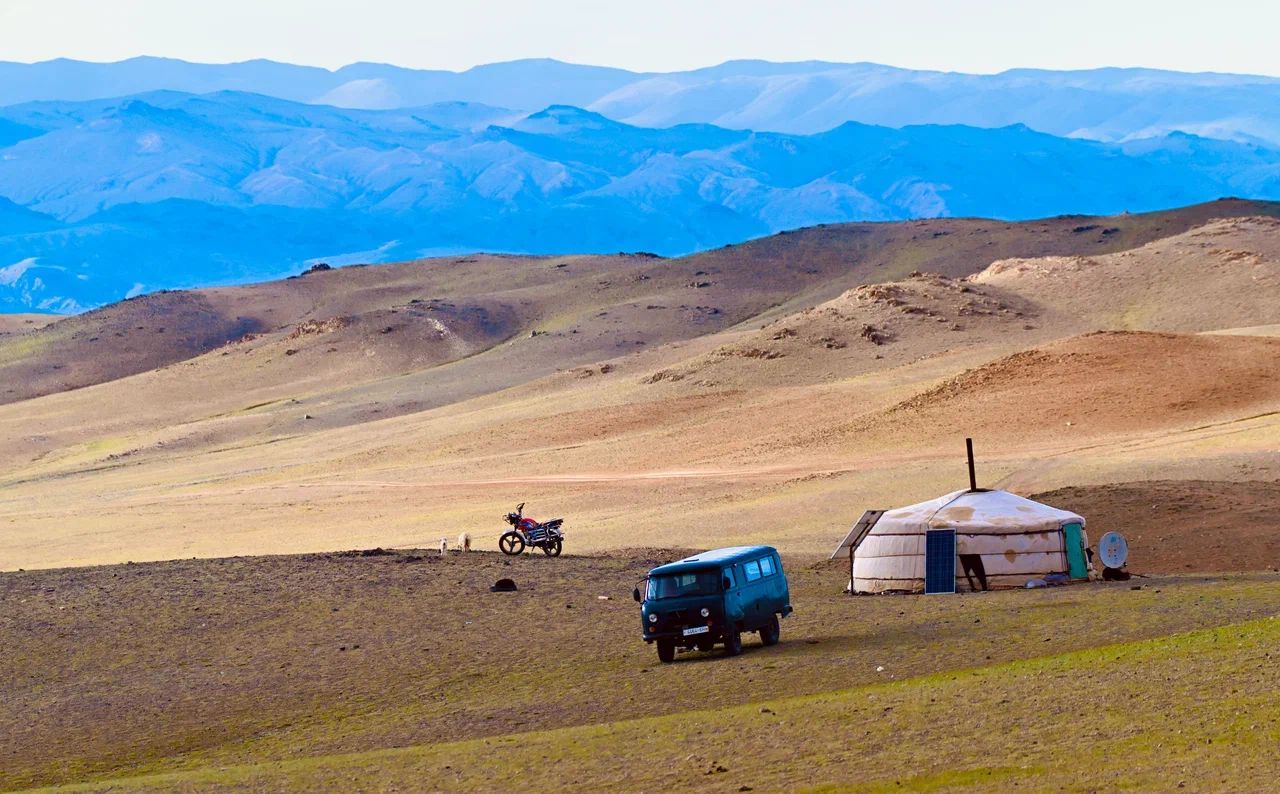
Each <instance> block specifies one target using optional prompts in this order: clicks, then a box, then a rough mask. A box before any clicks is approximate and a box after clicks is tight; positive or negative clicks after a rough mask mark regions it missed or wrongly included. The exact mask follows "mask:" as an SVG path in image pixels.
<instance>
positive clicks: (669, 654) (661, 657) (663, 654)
mask: <svg viewBox="0 0 1280 794" xmlns="http://www.w3.org/2000/svg"><path fill="white" fill-rule="evenodd" d="M675 659H676V641H675V640H658V661H660V662H662V663H663V664H670V663H671V662H674V661H675Z"/></svg>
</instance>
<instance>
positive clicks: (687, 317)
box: [0, 200, 1280, 792]
mask: <svg viewBox="0 0 1280 794" xmlns="http://www.w3.org/2000/svg"><path fill="white" fill-rule="evenodd" d="M1276 217H1277V206H1276V205H1275V204H1268V203H1262V202H1246V201H1238V200H1233V201H1219V202H1213V203H1211V204H1204V205H1197V206H1192V207H1186V208H1182V209H1179V210H1172V211H1165V212H1159V213H1151V214H1124V215H1117V216H1112V217H1083V216H1073V217H1062V218H1053V219H1047V220H1037V221H1026V222H1007V221H993V220H979V219H953V218H940V219H933V220H922V221H908V222H896V223H854V224H837V225H828V226H821V227H812V228H808V229H802V230H797V231H794V232H789V233H785V234H776V235H772V236H768V237H764V238H760V239H756V240H752V241H749V242H747V243H743V244H741V245H735V246H729V247H726V248H720V249H715V250H711V251H705V252H701V253H697V254H693V255H690V256H686V257H680V258H673V259H664V258H662V257H658V256H656V255H652V254H630V255H618V254H613V255H576V256H564V255H557V256H500V255H468V256H447V257H438V258H431V259H423V260H416V261H409V262H403V263H398V264H389V265H378V266H364V267H359V266H353V267H345V268H333V269H325V268H319V267H317V268H314V269H311V270H309V271H308V272H306V273H305V274H298V275H294V276H293V277H290V278H285V279H281V280H276V281H270V282H265V283H256V284H248V285H242V286H232V287H219V288H206V289H199V290H192V291H179V292H162V293H152V294H147V295H141V296H138V297H135V298H132V299H129V300H125V301H121V302H118V303H113V304H111V305H108V306H105V307H102V308H100V309H96V310H93V311H88V312H85V313H83V314H80V315H77V316H74V317H68V318H62V319H51V318H50V317H49V316H47V315H36V316H31V315H26V316H24V315H5V316H0V392H3V393H0V605H2V606H3V608H2V609H0V645H3V647H4V648H5V649H6V652H5V653H4V654H3V655H0V690H2V692H3V697H0V731H3V733H4V735H5V736H6V737H7V740H6V741H5V742H3V743H0V787H8V788H18V789H21V788H27V787H33V786H56V787H61V788H62V789H64V790H86V791H89V790H94V791H96V790H104V789H107V788H110V789H112V790H124V791H135V790H138V791H145V790H156V789H171V788H180V789H183V790H198V791H243V790H246V789H252V790H291V789H306V790H320V791H327V790H332V791H348V790H351V789H352V788H353V787H355V788H377V787H383V788H386V787H388V786H392V787H399V788H407V789H412V788H415V787H421V786H422V785H423V781H429V783H430V785H431V786H433V787H435V788H440V789H446V790H448V789H457V790H468V791H469V790H475V789H477V788H479V789H505V788H511V787H514V786H519V785H525V786H526V787H527V784H528V782H529V780H531V779H533V778H531V775H532V774H533V772H532V771H531V770H532V769H533V768H536V769H537V770H539V771H538V772H537V774H539V775H541V776H540V777H538V778H537V780H538V781H540V782H541V784H542V785H549V786H552V785H553V786H557V787H558V788H561V789H565V790H584V791H594V790H598V789H601V788H618V787H620V786H621V787H624V788H625V787H631V788H638V789H649V788H664V787H670V786H672V785H689V786H699V787H704V788H705V787H708V786H710V787H711V788H724V789H726V790H742V789H747V788H750V789H755V788H760V787H764V788H787V787H794V786H795V785H797V784H811V785H813V786H819V787H821V786H834V787H839V786H847V785H848V783H849V781H850V780H857V781H859V785H863V786H864V787H866V788H868V789H869V790H872V791H885V792H890V791H901V790H936V789H939V788H943V789H947V790H972V791H988V790H990V789H991V788H992V787H993V785H994V786H995V787H997V788H999V787H1006V788H1007V787H1018V788H1022V787H1026V788H1029V789H1039V788H1046V789H1049V788H1052V789H1061V788H1070V787H1071V786H1080V785H1088V786H1090V787H1096V788H1099V789H1107V788H1115V787H1121V786H1123V787H1125V788H1129V789H1136V790H1152V791H1167V790H1175V789H1177V788H1178V786H1179V785H1180V784H1181V785H1182V786H1183V787H1190V788H1193V789H1205V790H1213V789H1217V788H1221V789H1228V790H1243V789H1248V788H1249V787H1250V786H1251V785H1253V784H1254V783H1256V781H1257V780H1259V779H1260V777H1259V775H1264V776H1265V774H1266V772H1268V771H1269V770H1270V769H1271V768H1272V767H1273V766H1274V764H1272V763H1271V762H1272V759H1273V757H1274V755H1275V747H1276V741H1275V740H1276V739H1277V738H1278V736H1277V733H1276V729H1275V724H1276V720H1277V718H1278V717H1280V714H1277V709H1276V706H1275V703H1274V698H1272V697H1270V696H1269V694H1268V693H1269V692H1271V691H1272V690H1273V689H1274V686H1272V681H1271V679H1274V678H1275V677H1276V672H1275V671H1276V669H1277V668H1276V666H1275V665H1274V664H1272V663H1271V661H1272V660H1271V658H1270V657H1271V656H1274V648H1275V646H1276V641H1277V639H1278V638H1280V629H1278V628H1277V625H1278V624H1277V622H1276V619H1275V617H1274V615H1275V613H1276V608H1277V603H1278V602H1280V588H1277V587H1276V581H1277V580H1276V576H1277V574H1276V567H1277V560H1276V557H1275V555H1276V552H1277V549H1278V548H1280V543H1278V537H1280V536H1278V535H1277V533H1276V531H1275V526H1274V521H1271V520H1269V519H1270V518H1271V517H1273V516H1274V515H1276V512H1277V510H1280V501H1278V500H1280V461H1278V460H1277V458H1276V454H1275V450H1276V448H1277V444H1278V443H1280V388H1278V387H1277V380H1276V378H1275V373H1276V372H1277V371H1278V370H1280V279H1278V278H1277V273H1278V272H1280V248H1277V237H1278V235H1277V231H1278V227H1277V220H1276ZM27 272H30V271H27ZM966 436H971V437H973V438H974V440H975V442H976V446H977V450H978V469H977V471H978V475H977V476H978V483H979V485H980V486H984V487H1000V488H1005V489H1009V490H1012V491H1015V492H1017V493H1020V494H1026V495H1030V496H1034V497H1035V498H1037V499H1041V500H1044V501H1046V502H1047V503H1049V504H1053V505H1056V506H1059V507H1064V508H1070V509H1072V510H1075V511H1078V512H1079V513H1081V514H1082V515H1084V516H1085V517H1086V518H1087V521H1088V525H1087V528H1088V532H1089V534H1090V537H1091V538H1093V539H1094V541H1095V542H1096V541H1097V539H1098V538H1099V537H1100V535H1101V534H1102V533H1104V532H1107V531H1111V530H1118V531H1121V532H1123V533H1124V534H1125V535H1126V537H1127V538H1128V540H1129V545H1130V556H1129V560H1130V564H1129V568H1130V570H1131V571H1132V572H1133V573H1134V574H1137V575H1140V576H1141V577H1143V578H1135V579H1134V580H1133V581H1129V582H1090V583H1087V584H1084V583H1081V584H1077V585H1074V586H1071V587H1045V588H1036V589H1029V590H1028V589H1021V588H1019V589H1017V590H1010V591H1003V592H988V593H979V594H972V595H958V596H954V597H935V596H932V595H931V596H918V597H917V596H905V595H904V596H876V597H866V598H851V597H848V596H846V595H844V594H843V593H842V592H841V590H842V587H843V585H844V583H845V582H846V581H847V570H846V569H845V568H844V560H836V561H831V560H828V559H827V556H828V555H829V553H830V551H831V548H832V547H833V546H834V545H835V544H836V543H837V542H838V540H839V539H840V538H841V537H843V536H844V534H845V533H846V532H847V531H848V527H849V525H850V524H851V523H852V522H853V521H854V520H856V518H857V517H858V516H859V515H861V514H862V511H864V510H866V509H869V508H885V507H890V506H894V505H899V504H904V503H909V502H915V501H918V500H920V499H923V498H926V497H933V496H937V495H938V494H939V493H944V492H949V491H952V490H955V489H957V488H962V487H964V486H965V485H966V484H967V472H966V466H965V458H964V452H963V451H964V443H963V442H964V438H965V437H966ZM518 502H527V503H528V510H527V513H530V514H532V515H534V516H535V517H538V518H547V517H550V516H552V515H562V516H564V517H565V519H566V523H565V527H566V529H567V533H568V534H567V538H566V553H565V555H564V556H562V557H558V558H546V557H543V556H542V555H541V554H538V555H536V556H532V555H525V556H521V557H515V558H507V557H502V556H500V555H498V554H497V553H496V552H494V551H492V550H493V549H494V547H495V546H496V540H497V537H498V533H499V531H501V530H502V529H504V528H505V525H504V524H503V523H502V521H501V518H500V517H501V515H502V514H503V513H505V512H506V511H507V510H509V509H511V507H513V506H514V505H515V504H516V503H518ZM461 532H466V533H469V534H470V535H471V537H472V542H473V546H474V548H475V549H477V551H475V552H472V553H469V554H457V553H450V554H440V553H438V552H437V551H436V550H435V549H438V548H439V545H438V544H439V541H440V539H441V538H447V539H449V540H450V541H452V539H454V538H456V537H457V535H458V534H459V533H461ZM743 543H768V544H771V545H774V546H775V547H777V548H778V550H779V551H780V552H781V555H782V559H783V560H784V563H785V566H786V570H787V574H788V579H789V581H790V588H791V597H792V601H793V603H794V604H795V612H794V614H793V615H791V616H790V617H788V618H787V620H786V622H785V623H784V624H783V636H782V642H781V644H780V645H778V646H776V647H767V648H766V647H763V646H761V645H759V644H758V641H757V640H756V639H755V638H754V637H752V638H750V639H748V641H747V643H746V644H747V648H746V651H745V653H743V654H742V655H741V656H738V657H735V658H732V659H715V658H713V657H712V655H710V654H706V653H700V652H699V653H692V654H689V655H687V656H684V655H682V656H681V658H679V659H677V660H676V662H675V663H674V664H672V665H665V664H656V663H655V661H654V659H653V653H652V649H651V648H649V647H647V646H645V645H644V644H643V643H641V642H640V641H639V638H638V636H637V625H636V615H635V605H634V604H632V602H631V600H630V599H629V598H628V596H629V592H630V589H631V587H632V586H633V585H634V583H635V582H636V581H637V580H638V579H640V578H641V577H643V576H644V574H645V571H647V570H648V569H650V568H651V567H652V566H653V565H655V564H658V563H660V562H662V561H665V560H669V559H671V558H673V557H679V556H683V555H684V554H685V553H686V552H685V551H682V550H684V549H698V548H707V547H712V546H722V545H736V544H743ZM339 549H346V551H338V550H339ZM71 566H75V567H71ZM500 577H502V578H508V577H509V578H513V579H514V580H516V581H517V582H518V586H519V589H518V591H517V592H503V593H495V592H490V591H489V587H490V585H491V584H492V583H493V582H494V581H495V580H496V579H497V578H500ZM552 616H554V618H553V617H552ZM717 655H718V654H717ZM529 671H534V672H532V673H530V672H529ZM1260 675H1261V676H1263V678H1262V679H1259V676H1260ZM1259 680H1262V681H1263V684H1264V685H1263V686H1262V687H1261V688H1259V686H1258V681H1259ZM1046 682H1048V684H1049V685H1048V686H1046ZM567 684H571V685H567ZM726 693H727V694H726ZM1224 693H1226V694H1224ZM708 704H711V705H710V706H709V705H708ZM1205 704H1211V706H1209V707H1206V705H1205ZM1206 708H1208V710H1206ZM993 714H995V715H998V720H999V723H1000V724H1001V725H1007V726H1014V728H1016V729H1014V730H1004V731H992V730H991V725H992V719H993V717H992V715H993ZM1080 715H1086V718H1085V719H1084V721H1083V722H1082V721H1081V719H1080ZM104 724H109V725H111V726H112V729H111V730H102V729H101V726H102V725H104ZM1082 725H1083V726H1085V727H1084V729H1082V728H1081V726H1082ZM815 726H816V727H815ZM904 736H905V737H907V738H908V739H909V741H908V742H907V743H905V744H904V742H903V741H902V739H903V737H904ZM619 737H622V741H625V743H626V746H627V747H628V748H629V750H628V753H626V754H624V755H625V758H622V757H621V756H618V754H617V753H616V752H614V751H615V750H616V748H617V747H618V743H619V741H620V739H619ZM779 737H782V740H783V741H782V743H781V744H780V743H779ZM958 737H959V738H958ZM851 747H852V748H853V749H852V750H850V748H851ZM1117 747H1123V748H1125V752H1124V753H1123V755H1122V756H1117V754H1116V748H1117ZM566 748H567V749H566ZM1063 748H1067V749H1063ZM1172 751H1177V752H1178V763H1177V764H1176V765H1175V764H1170V763H1169V757H1170V756H1169V754H1170V752H1172ZM620 758H621V760H619V759H620ZM922 758H923V759H924V760H923V761H922V760H921V759H922ZM1117 758H1119V759H1120V760H1117ZM1224 758H1227V759H1229V760H1228V761H1226V762H1224V761H1223V759H1224ZM584 759H585V760H584ZM1081 759H1084V763H1082V762H1081ZM562 761H563V762H562ZM570 761H572V763H570ZM904 769H910V770H911V773H910V774H906V773H905V772H904V771H903V770H904ZM1082 770H1083V771H1082ZM547 781H552V782H547ZM619 781H622V782H621V783H620V782H619Z"/></svg>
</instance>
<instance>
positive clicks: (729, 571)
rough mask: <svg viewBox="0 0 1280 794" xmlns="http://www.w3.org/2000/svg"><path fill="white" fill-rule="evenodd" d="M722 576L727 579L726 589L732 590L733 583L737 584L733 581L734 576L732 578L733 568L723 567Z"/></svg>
mask: <svg viewBox="0 0 1280 794" xmlns="http://www.w3.org/2000/svg"><path fill="white" fill-rule="evenodd" d="M724 578H726V579H728V580H729V587H728V588H727V589H729V590H732V589H733V587H734V585H735V584H737V582H735V581H734V578H733V569H732V568H725V569H724Z"/></svg>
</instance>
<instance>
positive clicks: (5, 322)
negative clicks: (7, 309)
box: [0, 314, 63, 338]
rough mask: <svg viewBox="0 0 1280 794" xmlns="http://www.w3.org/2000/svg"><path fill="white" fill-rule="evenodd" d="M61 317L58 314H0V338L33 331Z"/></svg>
mask: <svg viewBox="0 0 1280 794" xmlns="http://www.w3.org/2000/svg"><path fill="white" fill-rule="evenodd" d="M61 319H63V317H62V316H61V315H58V314H0V338H4V337H6V336H12V335H14V334H21V333H25V332H27V331H34V330H36V329H39V328H43V327H44V326H46V325H49V324H50V323H54V322H57V321H58V320H61Z"/></svg>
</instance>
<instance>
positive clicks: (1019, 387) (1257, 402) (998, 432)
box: [876, 331, 1280, 437]
mask: <svg viewBox="0 0 1280 794" xmlns="http://www.w3.org/2000/svg"><path fill="white" fill-rule="evenodd" d="M1277 372H1280V339H1269V338H1265V337H1238V336H1191V335H1181V334H1161V333H1145V332H1125V331H1110V332H1098V333H1092V334H1088V335H1085V336H1080V337H1074V338H1071V339H1065V340H1062V341H1058V342H1053V343H1050V344H1048V345H1044V346H1042V347H1038V348H1034V349H1031V350H1026V351H1023V352H1020V353H1015V354H1014V355H1011V356H1008V357H1006V358H1002V359H999V360H997V361H994V362H992V363H990V364H986V365H984V366H981V367H978V368H977V369H973V370H969V371H967V372H964V373H962V374H960V375H957V376H956V377H953V378H949V379H948V380H946V381H944V382H942V383H941V384H939V385H937V386H934V387H933V388H931V389H928V390H927V391H924V392H922V393H920V394H918V395H916V396H915V397H912V398H910V399H908V400H906V401H904V402H902V403H899V404H898V405H896V406H894V407H893V408H892V409H890V410H889V411H887V412H885V413H884V414H882V415H881V416H880V417H879V418H878V419H877V420H876V421H877V423H881V422H882V423H883V424H884V425H885V426H886V427H891V428H894V429H897V430H901V431H914V432H919V431H921V430H924V431H925V432H928V429H941V428H957V427H963V428H973V429H978V428H981V429H982V430H984V431H986V432H988V433H990V434H992V435H995V436H997V437H999V436H1004V437H1017V436H1019V435H1022V434H1032V435H1040V434H1044V433H1053V434H1055V435H1067V436H1073V437H1088V436H1097V435H1104V434H1108V433H1127V432H1134V431H1139V430H1148V429H1153V428H1166V427H1167V428H1173V427H1185V426H1190V425H1193V424H1197V423H1203V422H1209V421H1213V420H1215V419H1219V418H1224V417H1229V416H1236V415H1241V414H1249V413H1260V412H1264V411H1270V410H1275V409H1276V408H1277V407H1280V379H1277V378H1276V376H1275V374H1276V373H1277Z"/></svg>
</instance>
